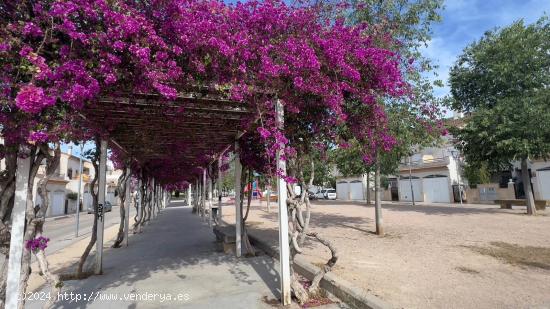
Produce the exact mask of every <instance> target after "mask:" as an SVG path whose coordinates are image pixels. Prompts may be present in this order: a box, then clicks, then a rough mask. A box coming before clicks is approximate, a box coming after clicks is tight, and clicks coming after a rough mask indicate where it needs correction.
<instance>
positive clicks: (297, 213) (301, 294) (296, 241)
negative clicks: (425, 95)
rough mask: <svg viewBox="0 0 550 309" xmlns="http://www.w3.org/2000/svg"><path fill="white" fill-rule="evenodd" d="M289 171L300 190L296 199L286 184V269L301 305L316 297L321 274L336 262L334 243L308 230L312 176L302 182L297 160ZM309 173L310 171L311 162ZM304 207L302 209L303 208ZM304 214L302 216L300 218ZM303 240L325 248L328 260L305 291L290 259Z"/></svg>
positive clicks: (291, 189)
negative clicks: (288, 245) (288, 258)
mask: <svg viewBox="0 0 550 309" xmlns="http://www.w3.org/2000/svg"><path fill="white" fill-rule="evenodd" d="M289 163H291V164H290V166H291V169H289V170H290V171H293V172H294V174H295V175H298V176H299V177H298V179H300V185H301V186H302V190H301V193H300V195H299V196H297V195H296V194H295V193H294V190H293V187H292V186H291V185H290V184H289V185H287V191H288V196H289V197H288V199H287V205H288V212H289V237H290V240H291V241H290V245H291V246H290V255H291V257H290V259H291V260H290V266H291V278H290V280H291V283H290V287H291V289H292V293H293V294H294V296H295V297H296V299H297V300H298V302H299V303H300V304H305V303H307V302H308V300H309V299H310V298H311V297H313V296H316V295H317V294H318V293H319V284H320V282H321V280H322V279H323V277H324V276H325V274H327V273H328V272H330V271H331V270H332V268H333V267H334V265H335V264H336V262H337V261H338V250H337V249H336V247H335V246H334V244H333V243H332V242H331V241H330V240H329V239H327V238H326V237H323V236H322V235H320V234H319V233H316V232H313V231H311V229H310V226H309V224H310V218H311V204H310V201H309V196H308V194H307V192H308V190H309V188H310V186H311V185H312V184H313V180H314V177H315V175H314V173H313V172H312V173H311V177H310V179H309V182H308V183H306V182H305V179H304V174H303V163H302V162H301V161H300V160H299V159H298V160H296V161H291V162H289ZM311 167H312V168H311V170H312V171H314V166H313V162H311ZM304 206H305V209H304ZM304 212H305V216H304ZM306 238H310V239H314V240H316V241H318V242H320V243H321V244H323V245H325V246H326V247H327V248H328V249H329V250H330V252H331V257H330V259H329V260H328V261H327V262H326V263H325V265H323V267H321V269H320V270H319V271H318V272H317V273H316V274H315V276H314V278H313V280H312V282H311V285H310V287H309V289H306V288H305V287H304V285H303V284H302V283H301V282H300V280H299V277H298V276H297V274H296V273H295V271H294V269H293V264H294V259H295V257H296V256H297V255H298V254H301V253H302V252H303V249H302V246H303V244H304V241H305V239H306Z"/></svg>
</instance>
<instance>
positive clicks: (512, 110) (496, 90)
mask: <svg viewBox="0 0 550 309" xmlns="http://www.w3.org/2000/svg"><path fill="white" fill-rule="evenodd" d="M450 86H451V93H452V96H453V102H452V106H453V108H455V109H457V110H462V111H465V112H471V116H470V117H469V118H468V119H467V122H466V126H465V127H464V128H463V129H458V130H457V132H456V133H455V134H456V135H457V137H458V138H459V139H460V140H461V144H460V145H459V147H460V148H461V150H462V151H463V152H464V154H465V157H466V160H467V161H468V162H472V163H474V164H478V162H486V164H488V166H489V167H490V168H491V169H499V168H503V167H509V166H510V162H511V161H514V160H518V161H520V162H521V170H522V180H523V186H524V190H525V192H526V198H527V213H528V214H536V209H535V207H534V197H533V193H532V191H531V181H530V180H529V174H528V160H529V159H540V158H542V159H547V158H548V154H549V153H550V126H549V125H548V123H550V108H549V107H550V23H549V20H548V17H547V16H544V17H542V18H540V19H539V20H538V21H537V22H535V23H533V24H531V25H525V24H524V23H523V21H517V22H515V23H513V24H512V25H510V26H508V27H505V28H502V29H496V30H493V31H488V32H486V33H485V35H484V36H483V37H482V38H481V39H480V40H479V41H477V42H474V43H472V44H471V45H470V46H468V47H467V48H466V49H465V50H464V52H463V54H462V55H461V56H459V58H458V60H457V62H456V64H455V65H454V66H453V68H452V69H451V74H450Z"/></svg>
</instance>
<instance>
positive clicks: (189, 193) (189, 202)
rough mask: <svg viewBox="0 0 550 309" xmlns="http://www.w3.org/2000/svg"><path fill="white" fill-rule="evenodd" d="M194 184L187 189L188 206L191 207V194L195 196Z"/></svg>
mask: <svg viewBox="0 0 550 309" xmlns="http://www.w3.org/2000/svg"><path fill="white" fill-rule="evenodd" d="M191 186H192V184H189V187H187V206H191V203H192V201H191V194H193V189H192V188H191Z"/></svg>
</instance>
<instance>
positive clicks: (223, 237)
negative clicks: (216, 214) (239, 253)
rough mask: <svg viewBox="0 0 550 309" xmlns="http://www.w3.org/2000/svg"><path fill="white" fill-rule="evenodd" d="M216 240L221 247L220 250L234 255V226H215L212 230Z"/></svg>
mask: <svg viewBox="0 0 550 309" xmlns="http://www.w3.org/2000/svg"><path fill="white" fill-rule="evenodd" d="M212 231H213V232H214V235H216V240H217V242H218V243H220V244H221V245H222V250H223V252H224V253H226V254H230V253H235V242H236V236H235V227H234V226H220V225H216V226H214V228H213V229H212Z"/></svg>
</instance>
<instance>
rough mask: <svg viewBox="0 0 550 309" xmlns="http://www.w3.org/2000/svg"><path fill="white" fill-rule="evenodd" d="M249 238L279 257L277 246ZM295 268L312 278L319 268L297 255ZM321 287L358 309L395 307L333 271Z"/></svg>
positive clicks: (262, 248)
mask: <svg viewBox="0 0 550 309" xmlns="http://www.w3.org/2000/svg"><path fill="white" fill-rule="evenodd" d="M248 238H249V239H250V242H251V243H252V245H254V246H256V247H258V248H259V249H261V250H262V251H264V252H265V253H267V255H269V256H271V257H272V258H275V259H279V249H278V247H276V246H271V245H269V244H268V243H267V242H263V241H262V240H260V239H259V238H258V237H256V236H254V235H251V234H250V233H249V234H248ZM294 269H295V270H296V271H297V272H298V273H299V274H301V275H302V276H304V277H306V278H307V279H309V280H312V279H313V277H314V276H315V274H316V273H317V271H318V270H319V268H318V267H317V266H314V265H313V264H311V263H309V262H308V261H306V260H305V258H303V257H300V256H297V257H296V258H295V259H294ZM320 286H321V288H323V289H325V290H326V291H327V292H329V293H331V294H332V295H334V296H336V297H338V298H339V299H340V300H341V301H343V302H344V303H346V304H348V305H349V306H351V307H352V308H356V309H390V308H393V307H392V306H391V305H390V304H388V303H386V302H385V301H383V300H382V299H380V298H378V297H377V296H375V295H373V294H371V293H368V292H366V291H364V290H362V289H360V288H358V287H356V286H354V285H353V284H352V283H350V282H349V281H346V280H343V279H341V278H339V277H337V276H336V275H334V274H333V273H328V274H326V275H325V276H324V278H323V279H322V280H321V284H320Z"/></svg>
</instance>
